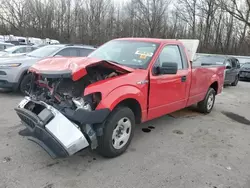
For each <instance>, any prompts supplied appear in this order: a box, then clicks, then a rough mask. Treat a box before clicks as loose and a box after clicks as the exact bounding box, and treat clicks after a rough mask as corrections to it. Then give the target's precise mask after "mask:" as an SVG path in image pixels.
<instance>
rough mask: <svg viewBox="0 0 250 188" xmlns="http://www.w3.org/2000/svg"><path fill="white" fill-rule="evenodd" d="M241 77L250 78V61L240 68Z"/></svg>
mask: <svg viewBox="0 0 250 188" xmlns="http://www.w3.org/2000/svg"><path fill="white" fill-rule="evenodd" d="M239 74H240V79H241V80H246V79H250V62H248V63H244V64H243V65H242V66H241V69H240V73H239Z"/></svg>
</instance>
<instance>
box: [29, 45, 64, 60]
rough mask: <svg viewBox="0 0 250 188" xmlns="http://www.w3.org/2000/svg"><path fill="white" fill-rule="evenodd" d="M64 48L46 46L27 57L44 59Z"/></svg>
mask: <svg viewBox="0 0 250 188" xmlns="http://www.w3.org/2000/svg"><path fill="white" fill-rule="evenodd" d="M61 47H62V46H53V45H51V46H44V47H41V48H38V49H36V50H34V51H32V52H30V53H28V54H27V56H32V57H39V58H44V57H48V56H51V55H53V54H54V53H55V52H56V51H57V50H59V49H60V48H61Z"/></svg>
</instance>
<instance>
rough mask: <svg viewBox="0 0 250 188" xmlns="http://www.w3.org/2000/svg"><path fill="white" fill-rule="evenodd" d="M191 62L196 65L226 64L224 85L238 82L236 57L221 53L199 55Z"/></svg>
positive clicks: (234, 84)
mask: <svg viewBox="0 0 250 188" xmlns="http://www.w3.org/2000/svg"><path fill="white" fill-rule="evenodd" d="M193 64H194V65H198V66H199V65H202V66H210V65H224V66H226V70H225V80H224V85H232V86H236V85H237V84H238V81H239V70H240V63H239V60H238V59H237V58H234V57H229V56H221V55H218V56H217V55H199V56H197V57H196V59H195V61H194V63H193Z"/></svg>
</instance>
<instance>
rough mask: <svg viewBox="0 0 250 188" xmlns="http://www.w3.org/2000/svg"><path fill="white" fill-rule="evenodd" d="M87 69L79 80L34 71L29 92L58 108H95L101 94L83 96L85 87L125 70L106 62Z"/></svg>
mask: <svg viewBox="0 0 250 188" xmlns="http://www.w3.org/2000/svg"><path fill="white" fill-rule="evenodd" d="M86 70H87V74H86V75H85V76H83V77H82V78H80V79H79V80H77V81H73V80H72V79H71V78H64V77H53V78H50V77H49V78H47V77H43V76H41V75H39V74H34V73H33V78H32V85H31V88H30V91H29V92H28V93H27V94H28V95H29V96H30V97H31V98H33V99H35V100H38V101H43V102H46V103H47V104H49V105H52V106H53V107H55V108H57V109H58V110H62V109H63V108H69V109H71V110H76V109H79V108H82V109H85V110H89V111H91V110H94V109H95V108H96V107H97V105H98V104H99V102H100V101H101V94H100V93H98V92H97V93H93V94H91V95H88V96H83V93H84V90H85V88H86V87H88V86H89V85H91V84H93V83H95V82H98V81H101V80H105V79H110V78H113V77H117V76H119V75H122V74H124V73H125V72H122V71H118V70H115V69H114V68H113V67H111V68H110V67H108V66H105V64H98V65H95V66H91V67H88V68H87V69H86Z"/></svg>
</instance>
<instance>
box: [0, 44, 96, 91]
mask: <svg viewBox="0 0 250 188" xmlns="http://www.w3.org/2000/svg"><path fill="white" fill-rule="evenodd" d="M94 49H95V48H93V47H90V46H84V45H47V46H44V47H41V48H38V49H36V50H34V51H32V52H30V53H28V54H26V55H23V56H19V57H16V58H14V57H13V58H7V59H3V60H0V88H7V89H12V90H18V89H19V90H20V91H21V92H22V93H23V94H25V93H26V91H27V90H28V88H29V83H30V79H31V76H30V74H27V70H28V69H29V67H30V66H31V65H33V64H35V63H36V62H37V61H39V60H41V59H44V58H47V57H54V56H80V57H84V56H87V55H88V54H89V53H90V52H92V51H93V50H94Z"/></svg>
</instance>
